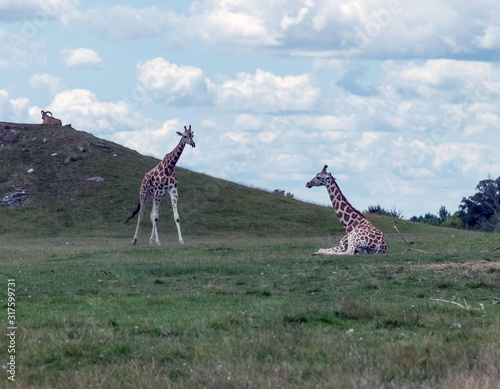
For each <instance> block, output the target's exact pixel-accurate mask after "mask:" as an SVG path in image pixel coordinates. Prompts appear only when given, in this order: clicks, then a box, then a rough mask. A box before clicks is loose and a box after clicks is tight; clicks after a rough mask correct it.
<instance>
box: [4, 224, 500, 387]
mask: <svg viewBox="0 0 500 389" xmlns="http://www.w3.org/2000/svg"><path fill="white" fill-rule="evenodd" d="M412 237H413V238H416V239H415V240H416V242H419V243H418V244H420V243H422V245H424V243H425V244H426V247H427V246H428V247H427V248H428V249H429V248H434V250H433V252H432V253H428V254H423V253H418V252H414V251H413V252H408V253H405V251H406V245H405V244H404V243H403V242H402V241H401V239H400V237H399V236H398V235H396V234H389V236H388V240H389V245H390V247H391V252H390V253H388V254H386V255H378V256H356V257H351V258H343V257H335V258H332V257H321V258H316V257H312V256H310V253H311V252H313V251H315V250H316V249H317V248H318V242H321V241H322V240H323V239H320V238H315V237H295V238H240V237H238V236H233V237H231V236H229V237H228V238H231V239H222V238H206V237H205V238H204V237H199V238H194V237H192V239H191V243H190V244H189V246H187V247H181V246H178V245H177V244H176V243H175V237H174V239H172V240H171V241H169V242H167V243H168V247H159V248H150V247H147V246H142V247H139V248H131V247H129V246H128V243H129V242H128V240H126V239H118V238H113V237H110V238H95V237H85V236H80V237H78V238H75V237H70V238H68V239H66V238H64V237H59V238H50V239H16V238H12V239H9V240H8V243H7V242H3V243H2V245H1V246H2V247H0V249H1V250H2V252H4V253H7V254H8V255H7V257H8V260H7V261H6V263H5V262H4V263H3V266H2V267H1V268H0V271H1V272H2V274H3V275H4V280H5V281H4V283H5V287H4V288H3V289H6V279H7V278H15V279H16V284H17V294H16V302H17V310H16V312H17V318H16V319H17V321H18V327H19V330H18V333H17V339H16V345H17V350H16V352H17V355H18V358H19V359H18V365H17V367H18V371H17V379H18V383H19V385H20V386H19V387H23V388H24V387H36V388H40V387H42V388H44V387H46V388H49V387H50V388H52V387H56V388H78V387H81V388H84V387H103V388H108V387H116V388H118V387H123V388H165V387H166V388H168V387H172V388H192V387H211V388H245V387H246V388H279V387H282V388H285V387H286V388H314V387H340V388H351V387H359V388H385V387H397V388H400V387H408V388H411V387H435V388H441V387H449V388H452V387H466V386H467V385H469V386H467V387H472V388H476V387H477V388H479V387H482V388H494V387H495V385H496V384H497V382H498V379H500V371H499V365H498V360H499V357H500V351H499V350H500V338H499V337H498V333H500V332H499V331H500V308H499V307H498V306H496V305H492V304H491V303H490V301H491V299H492V298H493V297H498V295H499V294H500V290H499V287H498V285H499V281H500V255H499V254H495V253H487V254H486V253H480V252H479V251H478V248H479V247H482V246H484V245H485V244H487V243H488V240H489V239H491V236H490V235H479V234H466V233H462V236H460V240H458V241H457V243H455V246H454V249H450V247H447V242H448V240H449V239H450V237H449V236H448V235H447V234H441V235H435V234H434V235H433V236H428V235H422V236H418V235H414V236H412ZM485 242H486V243H485ZM415 244H417V243H415ZM431 299H443V300H447V301H455V302H459V303H461V304H464V299H465V301H466V303H467V304H468V305H469V306H470V307H471V308H472V309H470V310H466V309H462V308H460V307H459V306H457V305H454V304H451V303H443V302H437V301H432V300H431ZM5 303H6V298H5V293H4V294H3V295H2V305H5ZM479 304H483V305H484V307H485V309H484V310H479V309H478V308H480V305H479ZM4 312H5V311H4ZM5 316H6V315H2V317H1V320H0V326H1V328H6V327H7V324H6V317H5ZM0 348H1V349H2V350H6V348H7V340H6V337H2V338H1V341H0Z"/></svg>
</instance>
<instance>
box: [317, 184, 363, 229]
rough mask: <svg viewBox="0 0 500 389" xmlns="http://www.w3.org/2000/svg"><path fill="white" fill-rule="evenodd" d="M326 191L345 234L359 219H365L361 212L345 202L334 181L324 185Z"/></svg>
mask: <svg viewBox="0 0 500 389" xmlns="http://www.w3.org/2000/svg"><path fill="white" fill-rule="evenodd" d="M326 189H327V190H328V194H329V195H330V200H332V205H333V209H335V213H336V214H337V217H338V218H339V220H340V223H341V224H342V226H343V227H344V230H345V231H346V232H349V231H350V230H351V229H352V228H353V227H354V226H356V225H357V224H358V222H359V221H360V220H361V219H365V217H364V216H363V215H362V214H361V212H359V211H358V210H357V209H356V208H354V207H353V206H352V205H351V204H350V203H349V201H347V199H346V198H345V197H344V195H343V194H342V192H341V191H340V188H339V186H338V185H337V183H336V182H335V180H334V179H332V180H331V183H330V184H328V185H326Z"/></svg>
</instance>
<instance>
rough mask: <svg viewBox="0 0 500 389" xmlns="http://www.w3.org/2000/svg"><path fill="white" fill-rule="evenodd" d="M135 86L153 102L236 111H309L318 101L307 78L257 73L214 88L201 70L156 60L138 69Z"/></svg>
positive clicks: (244, 75)
mask: <svg viewBox="0 0 500 389" xmlns="http://www.w3.org/2000/svg"><path fill="white" fill-rule="evenodd" d="M137 69H138V77H137V79H138V85H137V88H140V89H142V91H143V94H144V95H146V96H147V97H150V99H152V100H156V101H162V102H166V103H168V104H179V105H211V104H215V105H217V106H218V107H219V108H222V109H229V110H235V111H256V112H275V113H278V112H288V111H308V110H310V109H312V108H313V107H314V106H315V104H316V102H317V99H318V97H319V94H320V90H319V88H317V87H314V86H313V85H312V83H311V80H310V78H309V76H308V75H307V74H301V75H297V76H285V77H280V76H276V75H274V74H272V73H270V72H266V71H264V70H261V69H257V71H256V72H255V74H249V73H239V74H238V76H237V78H236V79H227V80H225V81H223V82H222V83H221V84H219V85H215V84H214V83H213V82H212V81H211V80H209V79H208V78H206V77H205V76H204V74H203V71H202V70H201V69H200V68H197V67H194V66H186V65H176V64H172V63H169V62H168V61H166V60H165V59H163V58H155V59H152V60H150V61H146V62H144V63H139V64H138V65H137Z"/></svg>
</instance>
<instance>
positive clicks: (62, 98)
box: [29, 89, 147, 134]
mask: <svg viewBox="0 0 500 389" xmlns="http://www.w3.org/2000/svg"><path fill="white" fill-rule="evenodd" d="M40 109H41V108H40V107H37V106H35V107H31V108H30V110H29V113H30V116H31V117H32V118H33V119H35V118H36V119H37V120H38V116H39V114H40ZM44 109H46V110H49V111H51V112H52V113H54V115H55V116H57V117H58V118H60V119H61V120H62V121H63V123H71V124H72V125H73V127H75V128H78V129H80V130H85V131H96V132H97V133H100V134H105V133H108V132H113V131H117V130H123V129H129V128H132V129H137V128H141V127H142V126H144V125H145V124H147V120H145V119H144V118H143V117H142V116H141V115H140V114H138V113H136V112H134V111H133V110H132V108H131V107H130V106H129V105H128V104H127V103H125V102H124V101H118V102H104V101H99V100H98V98H97V96H96V94H95V93H93V92H91V91H89V90H85V89H73V90H64V91H62V92H59V93H57V94H56V95H55V97H54V99H53V100H52V102H51V103H50V105H49V106H48V107H46V108H44Z"/></svg>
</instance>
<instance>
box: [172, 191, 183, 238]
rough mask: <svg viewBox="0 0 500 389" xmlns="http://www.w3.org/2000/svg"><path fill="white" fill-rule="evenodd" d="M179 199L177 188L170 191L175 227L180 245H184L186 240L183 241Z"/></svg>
mask: <svg viewBox="0 0 500 389" xmlns="http://www.w3.org/2000/svg"><path fill="white" fill-rule="evenodd" d="M178 198H179V195H178V193H177V188H173V189H172V190H171V191H170V201H172V211H173V212H174V220H175V225H176V227H177V234H178V235H179V243H180V244H182V245H183V244H184V239H182V233H181V222H180V219H179V212H178V211H177V200H178Z"/></svg>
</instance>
